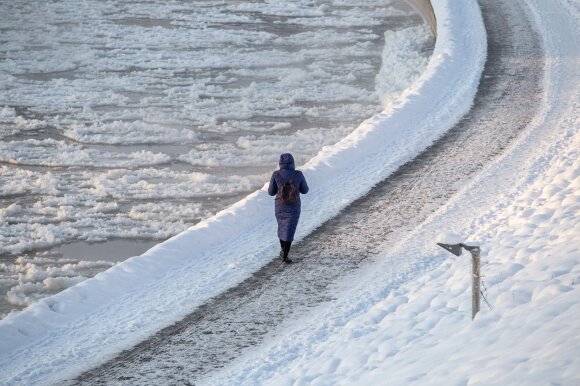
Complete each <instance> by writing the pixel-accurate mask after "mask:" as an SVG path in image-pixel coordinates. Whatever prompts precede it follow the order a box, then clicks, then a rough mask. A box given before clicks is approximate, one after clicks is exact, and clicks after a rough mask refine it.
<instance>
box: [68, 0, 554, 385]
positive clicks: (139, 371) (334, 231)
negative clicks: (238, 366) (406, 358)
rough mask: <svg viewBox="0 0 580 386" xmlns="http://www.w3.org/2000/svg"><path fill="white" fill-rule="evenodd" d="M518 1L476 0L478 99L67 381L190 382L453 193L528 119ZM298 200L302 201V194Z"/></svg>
mask: <svg viewBox="0 0 580 386" xmlns="http://www.w3.org/2000/svg"><path fill="white" fill-rule="evenodd" d="M522 3H523V1H516V0H481V1H480V4H481V7H482V12H483V16H484V22H485V25H486V29H487V32H488V61H487V63H486V66H485V69H484V72H483V75H482V79H481V83H480V87H479V90H478V93H477V95H476V99H475V103H474V106H473V108H472V110H471V112H470V113H468V114H467V115H466V116H465V117H464V118H463V119H462V121H461V122H459V123H458V124H457V125H456V126H455V127H454V128H452V129H451V130H450V131H449V132H448V133H447V134H446V135H444V136H443V137H442V138H441V139H440V140H439V141H438V142H437V143H435V144H434V145H433V146H431V147H430V148H428V149H427V150H425V151H424V152H423V153H422V154H421V155H419V156H418V157H417V158H416V159H415V160H413V161H411V162H409V163H408V164H406V165H404V166H403V167H401V168H400V169H399V170H398V171H397V172H396V173H395V174H393V175H392V176H390V177H389V178H387V179H386V180H385V181H383V182H381V183H380V184H378V185H377V186H375V187H374V188H373V190H372V191H371V192H370V193H369V194H368V195H366V196H364V197H362V198H361V199H359V200H357V201H355V202H354V203H352V204H351V205H350V206H349V207H348V208H346V209H345V210H344V211H343V212H341V213H340V214H339V215H338V216H336V217H335V218H333V219H331V220H329V221H327V222H326V223H325V224H323V225H322V226H321V227H320V228H318V229H317V230H316V231H314V232H313V233H312V234H310V235H309V236H307V237H306V238H305V239H304V240H302V241H301V242H300V243H298V244H296V245H294V246H293V248H292V251H291V257H292V258H293V259H295V260H296V261H297V264H293V265H290V266H285V265H283V264H282V263H281V262H280V261H279V260H278V259H275V260H273V261H272V262H271V263H269V264H268V265H266V266H265V267H263V268H262V269H260V270H259V271H258V272H256V273H255V274H254V275H253V276H252V277H251V278H249V279H247V280H245V281H244V282H243V283H241V284H240V285H238V286H237V287H235V288H232V289H230V290H228V291H227V292H225V293H223V294H222V295H219V296H217V297H215V298H213V299H211V300H210V301H208V302H207V303H206V304H204V305H202V306H201V307H199V308H198V309H196V310H195V311H194V312H192V313H191V314H190V315H188V316H187V317H186V318H184V319H183V320H181V321H179V322H177V323H175V324H174V325H172V326H170V327H168V328H165V329H163V330H161V331H159V332H158V333H157V334H155V335H154V336H152V337H150V338H149V339H147V340H146V341H144V342H142V343H140V344H138V345H137V346H135V347H133V348H131V349H129V350H126V351H124V352H122V353H121V354H119V355H118V356H117V357H115V358H113V359H111V360H109V361H108V362H106V363H104V364H102V365H100V366H99V367H97V368H95V369H93V370H91V371H88V372H86V373H84V374H82V375H81V376H79V377H78V378H77V379H75V380H74V381H73V382H74V383H75V384H86V385H98V384H111V383H118V382H122V383H130V384H140V385H147V384H151V385H157V384H193V383H195V381H196V380H197V379H199V378H200V377H201V376H203V375H204V374H207V373H208V372H211V371H212V370H215V369H217V368H221V367H223V366H225V365H226V364H227V363H228V362H230V361H232V360H233V359H235V358H237V357H238V356H240V355H241V354H242V353H243V351H244V349H245V348H247V347H250V346H254V345H258V344H260V343H261V342H262V341H263V339H264V337H265V336H266V335H267V334H268V333H270V332H271V331H273V330H274V329H275V327H276V326H277V325H279V324H280V323H281V322H282V321H284V320H287V319H289V318H293V317H295V316H296V315H299V314H301V313H304V312H306V311H307V310H308V308H309V307H312V306H315V305H318V304H320V303H321V302H325V301H329V300H331V299H332V298H333V294H332V293H331V292H330V290H329V289H328V288H329V286H330V285H331V284H333V283H336V282H337V281H338V280H339V279H340V278H341V276H343V275H344V274H345V273H346V272H348V271H351V270H354V269H356V268H357V267H359V266H360V264H361V263H362V262H364V261H365V260H366V259H367V258H368V257H371V256H373V255H375V254H376V253H377V252H379V251H378V246H379V245H380V244H381V243H382V242H383V241H385V240H386V241H389V240H392V241H393V242H395V241H396V240H398V239H400V238H401V237H402V236H403V235H404V234H405V233H406V232H408V231H409V230H411V229H413V228H415V227H416V226H417V225H419V224H420V223H421V222H422V221H424V220H425V219H426V218H427V216H429V214H431V213H432V212H433V211H434V210H436V209H437V208H438V207H440V206H442V205H443V204H444V203H445V202H446V201H448V200H449V198H450V197H452V196H453V195H454V194H455V193H456V192H457V191H458V190H459V189H460V188H461V187H462V186H463V185H464V184H465V183H466V182H468V181H469V180H470V179H471V178H472V176H473V175H474V174H476V173H477V172H479V171H480V170H481V169H482V168H483V166H484V165H485V164H486V163H487V162H489V161H490V160H491V159H493V158H494V157H496V156H497V155H499V154H501V153H502V151H503V150H504V149H505V147H507V146H508V145H509V144H510V143H511V142H512V141H513V139H514V138H515V137H516V136H517V135H518V134H519V133H520V132H521V131H522V129H524V128H525V127H526V125H527V124H528V123H529V122H530V120H531V119H532V117H533V116H534V113H535V111H537V110H538V107H539V104H540V101H541V97H542V78H543V71H544V62H545V59H544V55H543V51H542V47H541V44H540V39H539V36H538V35H537V33H536V32H535V30H534V28H533V23H532V22H531V21H530V20H529V19H528V18H527V14H526V12H525V11H524V8H523V7H525V5H522ZM304 205H308V200H307V198H306V199H305V202H304Z"/></svg>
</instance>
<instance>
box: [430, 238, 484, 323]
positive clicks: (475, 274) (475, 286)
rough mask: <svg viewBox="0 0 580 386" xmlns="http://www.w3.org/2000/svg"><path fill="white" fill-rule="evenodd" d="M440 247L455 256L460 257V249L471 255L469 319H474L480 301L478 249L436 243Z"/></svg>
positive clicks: (462, 245)
mask: <svg viewBox="0 0 580 386" xmlns="http://www.w3.org/2000/svg"><path fill="white" fill-rule="evenodd" d="M437 245H439V246H440V247H442V248H443V249H445V250H446V251H447V252H451V253H453V254H454V255H455V256H461V252H462V248H463V249H465V250H466V251H468V252H469V253H471V274H472V283H471V319H474V318H475V315H477V313H478V312H479V304H480V299H479V295H480V293H481V276H480V274H479V267H480V252H481V250H480V248H479V246H475V245H466V244H463V243H459V244H444V243H437Z"/></svg>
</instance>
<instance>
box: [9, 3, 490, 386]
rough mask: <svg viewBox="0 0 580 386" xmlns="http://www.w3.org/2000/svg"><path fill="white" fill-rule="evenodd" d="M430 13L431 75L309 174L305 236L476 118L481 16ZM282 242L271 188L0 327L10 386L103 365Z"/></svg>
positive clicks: (446, 9) (441, 10) (329, 151)
mask: <svg viewBox="0 0 580 386" xmlns="http://www.w3.org/2000/svg"><path fill="white" fill-rule="evenodd" d="M433 6H434V11H435V13H436V16H437V20H438V31H437V32H438V34H437V36H438V39H437V43H436V46H435V50H434V53H433V56H432V58H431V60H430V62H429V65H428V67H427V69H426V71H425V72H424V73H423V75H422V76H421V77H420V78H419V79H418V80H417V81H416V82H415V83H414V84H413V85H412V86H411V87H410V88H408V89H407V90H406V91H405V92H404V93H403V95H402V96H401V97H400V98H398V99H397V100H395V101H394V102H393V103H392V104H390V105H389V106H388V107H387V108H386V109H385V110H384V111H383V112H382V113H380V114H377V115H376V116H374V117H372V118H370V119H368V120H367V121H365V122H363V123H362V124H361V125H360V126H359V127H358V128H357V129H356V130H355V131H354V132H353V133H351V134H350V135H348V136H347V137H345V138H344V139H343V140H341V141H340V142H339V143H337V144H336V145H334V146H329V147H326V148H323V149H322V151H321V152H320V153H319V154H318V155H317V156H316V157H314V158H313V159H312V160H310V161H309V162H308V163H307V164H305V165H304V166H303V167H302V168H301V169H302V170H303V171H304V173H305V175H306V177H307V179H308V182H309V185H311V187H312V189H311V192H310V193H309V195H308V196H307V197H306V198H305V200H304V205H303V215H302V218H301V225H300V227H299V233H298V235H297V236H298V238H301V237H304V236H305V235H306V234H308V233H309V232H311V231H312V230H314V229H315V228H316V227H317V226H319V225H320V224H321V223H323V222H324V221H325V220H327V219H329V218H330V217H332V216H334V215H336V214H337V213H338V212H339V211H340V210H341V209H342V208H344V207H345V206H346V205H348V204H349V203H350V202H352V201H353V200H355V199H356V198H358V197H360V196H361V195H363V194H365V193H366V192H367V191H368V190H369V189H370V188H371V187H372V186H373V185H374V184H376V183H377V182H379V181H381V180H382V179H384V178H386V177H387V176H388V175H389V174H391V173H392V172H394V171H395V170H396V169H397V168H398V167H399V166H400V165H402V164H404V163H405V162H407V161H409V160H410V159H412V158H413V157H414V156H416V155H417V154H418V153H420V152H421V151H422V150H423V149H425V148H426V147H427V146H429V145H430V144H431V143H433V141H435V140H436V139H437V138H438V137H440V136H441V135H442V134H443V133H444V132H445V131H446V130H448V129H449V128H450V127H452V126H453V125H454V124H455V123H456V122H457V121H458V120H459V119H460V118H461V117H462V116H463V115H464V114H465V113H466V112H467V111H468V110H469V108H470V105H471V103H472V101H473V97H474V95H475V92H476V89H477V85H478V81H479V77H480V74H481V71H482V69H483V65H484V62H485V52H486V37H485V29H484V27H483V23H482V20H481V14H480V10H479V8H478V6H477V4H476V2H475V1H474V0H470V1H464V2H454V1H451V0H437V1H433ZM344 181H348V184H345V183H344ZM277 244H278V242H277V240H276V237H275V221H274V219H273V202H272V199H271V197H269V196H268V195H267V193H266V190H265V187H264V188H262V189H261V190H259V191H257V192H255V193H253V194H251V195H249V196H248V197H247V198H245V199H244V200H242V201H240V202H238V203H236V204H235V205H233V206H231V207H230V208H228V209H226V210H224V211H222V212H220V213H218V214H217V215H216V216H214V217H212V218H210V219H207V220H205V221H202V222H201V223H199V224H197V225H196V226H194V227H192V228H190V229H189V230H187V231H185V232H183V233H181V234H179V235H177V236H175V237H174V238H172V239H170V240H168V241H167V242H164V243H162V244H160V245H158V246H156V247H154V248H152V249H151V250H149V251H148V252H147V253H145V254H143V255H142V256H137V257H133V258H131V259H129V260H127V261H125V262H123V263H121V264H118V265H116V266H114V267H112V268H111V269H109V270H108V271H106V272H104V273H101V274H99V275H97V276H96V277H95V278H93V279H89V280H86V281H85V282H83V283H80V284H78V285H76V286H73V287H71V288H69V289H67V290H65V291H63V292H61V293H59V294H57V295H55V296H52V297H49V298H46V299H44V300H42V301H40V302H38V303H36V304H34V305H32V306H30V307H28V308H27V309H25V310H24V311H22V312H20V313H15V314H11V315H9V316H7V317H6V318H5V319H4V320H2V321H0V340H1V341H2V346H1V348H0V355H1V363H0V371H1V372H2V374H3V377H4V380H5V381H7V382H8V383H11V382H15V381H21V382H25V383H33V382H35V381H39V380H43V381H44V382H51V381H56V380H58V379H61V378H65V377H69V376H71V375H74V374H75V373H77V372H78V371H80V370H82V369H86V368H88V367H91V366H94V365H95V364H96V363H95V360H94V358H95V357H98V358H101V359H103V360H104V359H106V358H107V357H108V356H109V355H112V354H113V353H115V352H118V351H120V350H121V349H123V348H124V347H127V346H129V345H132V344H135V343H137V342H138V341H140V340H142V339H143V338H145V337H146V336H148V335H150V334H152V333H153V332H155V331H156V330H158V329H160V328H162V327H164V326H166V325H168V324H170V323H172V322H173V321H176V320H179V319H180V318H181V317H183V316H184V315H186V314H187V313H189V312H190V311H191V310H192V309H194V308H195V307H196V306H198V305H199V304H201V303H203V302H204V301H205V300H207V299H208V298H210V297H211V296H214V295H216V294H218V293H220V292H222V291H223V290H225V289H227V288H228V287H231V286H233V285H236V284H237V283H239V282H240V281H242V280H243V279H244V278H246V277H248V276H249V275H251V274H252V272H254V271H255V270H256V269H258V268H259V267H260V266H262V265H263V264H265V263H267V262H269V261H271V260H272V258H273V257H274V256H275V255H276V252H277ZM55 353H58V355H55Z"/></svg>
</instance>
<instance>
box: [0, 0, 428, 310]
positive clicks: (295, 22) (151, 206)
mask: <svg viewBox="0 0 580 386" xmlns="http://www.w3.org/2000/svg"><path fill="white" fill-rule="evenodd" d="M327 3H328V2H327ZM0 10H1V11H0V27H1V29H2V36H1V37H0V42H1V44H0V72H1V73H2V76H1V77H0V90H2V92H1V93H0V256H1V257H2V259H3V261H2V264H5V265H6V267H4V268H0V296H1V298H2V300H0V317H3V316H4V315H5V314H6V312H7V310H9V309H13V308H20V305H21V304H23V303H22V302H20V301H19V302H18V303H14V302H13V301H12V300H11V299H12V298H9V299H8V301H9V304H8V303H6V302H5V301H4V300H5V298H4V296H3V295H4V294H5V293H6V292H7V291H13V292H16V291H18V288H14V286H24V285H26V286H27V288H28V290H26V292H27V294H28V295H30V296H28V295H27V296H26V298H28V299H29V300H30V301H31V302H32V301H34V300H35V299H37V298H38V297H42V296H43V295H47V294H49V293H50V292H44V291H41V292H38V293H32V292H31V288H32V287H30V286H29V284H35V283H34V282H32V281H30V280H28V279H26V280H19V276H18V275H16V274H15V272H21V271H22V270H23V269H24V266H23V265H22V264H21V263H19V260H18V259H19V258H25V259H27V260H30V259H37V261H42V259H45V258H50V259H52V260H55V261H56V263H55V264H56V265H59V264H60V262H58V261H57V260H58V258H59V257H60V258H62V257H63V256H62V255H59V253H60V250H61V248H60V246H62V245H63V244H68V243H75V242H80V241H84V242H87V243H94V242H103V241H105V240H107V241H109V240H111V239H119V238H122V239H125V240H131V239H133V240H138V241H139V242H142V245H143V246H150V245H151V243H150V242H148V243H147V242H146V243H143V240H146V241H151V240H157V241H162V240H165V239H167V238H169V237H171V236H174V235H176V234H178V233H180V232H182V231H184V230H186V229H187V228H188V227H190V226H191V225H193V224H196V223H197V222H199V221H201V220H202V219H204V218H208V217H210V216H212V215H213V214H215V213H216V212H218V211H219V210H222V209H224V208H226V207H228V206H229V205H231V204H233V203H234V202H236V201H239V200H240V199H242V198H243V197H245V196H247V195H248V194H249V193H251V192H253V191H255V190H257V189H259V188H260V186H262V185H263V183H264V181H267V180H268V178H269V174H268V173H269V172H270V171H271V170H272V169H274V168H275V167H276V164H277V159H278V156H279V154H281V153H284V152H287V151H290V152H292V153H293V154H294V156H295V157H296V159H297V161H298V163H299V164H301V163H304V162H306V161H307V160H308V159H310V158H312V157H313V156H314V155H316V154H317V153H318V151H319V150H320V149H321V148H322V147H324V146H327V145H332V144H334V143H336V142H337V141H339V140H340V139H341V138H343V137H344V136H345V135H347V134H348V133H350V132H352V131H353V130H354V129H355V128H356V127H357V125H358V124H360V122H361V121H363V120H364V119H366V118H368V117H370V116H372V115H373V114H375V113H377V112H379V111H381V110H382V109H383V108H384V104H385V103H387V101H389V100H390V99H392V98H393V97H394V96H395V95H398V94H400V92H401V91H402V90H403V89H405V88H406V87H408V86H409V85H410V84H411V83H412V82H413V81H414V80H415V79H417V77H418V76H419V75H420V74H421V73H422V72H423V70H424V69H425V67H426V65H427V62H428V59H429V54H430V47H432V44H433V38H432V36H431V34H430V32H429V29H428V28H427V27H425V26H423V25H421V24H420V23H421V20H420V18H419V17H418V16H417V15H416V14H415V13H413V12H412V9H411V8H410V7H409V6H408V5H407V4H405V3H404V1H403V0H392V1H384V0H380V1H379V0H372V1H366V0H364V1H363V0H361V1H350V2H345V1H342V0H335V1H333V2H330V3H328V4H326V5H319V4H318V5H317V4H316V3H315V2H311V1H309V0H304V1H293V2H292V3H291V4H289V3H288V2H280V1H276V2H261V1H255V2H242V3H240V2H239V1H215V0H211V1H196V2H195V8H194V9H192V8H191V4H188V3H182V2H165V1H152V2H151V1H131V2H127V1H123V0H117V1H110V2H89V3H83V4H82V5H80V4H78V2H76V1H70V0H62V1H53V2H42V3H38V2H37V1H18V2H8V1H2V2H1V4H0ZM14 204H15V205H16V206H13V205H14ZM96 248H98V247H95V249H96ZM146 249H147V248H143V249H141V250H140V251H139V254H140V253H142V252H143V251H145V250H146ZM102 250H103V251H106V250H107V248H106V246H104V247H103V248H102ZM124 253H128V251H126V250H125V249H123V248H119V251H118V252H117V253H116V254H117V255H106V254H105V253H103V255H102V256H99V257H98V259H99V260H107V261H111V262H117V261H121V260H122V259H124V258H127V257H130V256H131V255H130V254H124ZM64 257H65V259H63V260H66V259H70V258H72V259H76V261H77V262H80V261H83V260H87V258H86V257H85V256H82V255H81V256H78V255H70V256H64ZM31 264H35V263H31ZM35 266H36V267H37V268H39V269H44V270H45V271H47V270H49V269H52V268H53V267H54V264H52V263H47V264H41V263H37V264H35ZM79 267H80V266H79ZM95 272H96V271H95V270H90V271H86V270H82V269H81V270H79V271H76V272H74V273H73V272H71V273H70V274H71V275H75V276H79V277H80V276H85V277H89V276H92V275H94V273H95ZM36 284H39V282H38V283H36ZM36 288H38V289H39V290H40V289H42V288H44V287H41V286H36Z"/></svg>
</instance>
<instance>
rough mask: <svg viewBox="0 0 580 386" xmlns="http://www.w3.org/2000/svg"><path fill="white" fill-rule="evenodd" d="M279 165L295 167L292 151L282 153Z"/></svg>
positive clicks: (285, 167)
mask: <svg viewBox="0 0 580 386" xmlns="http://www.w3.org/2000/svg"><path fill="white" fill-rule="evenodd" d="M278 165H280V169H294V168H295V166H294V157H292V154H290V153H284V154H282V155H280V161H279V162H278Z"/></svg>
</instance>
